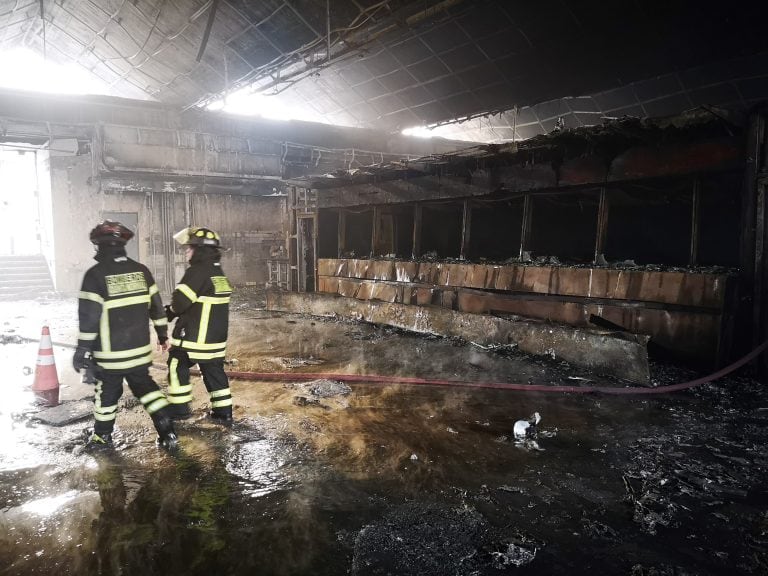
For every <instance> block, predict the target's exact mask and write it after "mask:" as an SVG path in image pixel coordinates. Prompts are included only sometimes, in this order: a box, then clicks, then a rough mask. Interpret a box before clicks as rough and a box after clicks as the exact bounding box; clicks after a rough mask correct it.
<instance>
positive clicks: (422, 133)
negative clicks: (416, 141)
mask: <svg viewBox="0 0 768 576" xmlns="http://www.w3.org/2000/svg"><path fill="white" fill-rule="evenodd" d="M403 136H415V137H416V138H432V136H435V133H434V132H433V131H432V129H431V128H427V127H426V126H414V127H413V128H406V129H405V130H403Z"/></svg>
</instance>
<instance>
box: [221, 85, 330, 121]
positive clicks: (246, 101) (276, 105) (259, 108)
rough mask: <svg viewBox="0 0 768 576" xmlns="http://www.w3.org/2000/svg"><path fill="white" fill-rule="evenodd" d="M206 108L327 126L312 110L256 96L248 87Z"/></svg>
mask: <svg viewBox="0 0 768 576" xmlns="http://www.w3.org/2000/svg"><path fill="white" fill-rule="evenodd" d="M206 108H207V109H208V110H211V111H217V110H221V111H222V112H227V113H229V114H239V115H241V116H261V117H262V118H269V119H270V120H302V121H305V122H320V123H322V124H329V122H328V120H327V119H326V118H324V117H323V116H322V115H320V114H318V113H317V112H315V111H313V110H309V109H307V108H299V107H297V106H290V105H287V104H285V103H284V102H282V101H281V100H280V98H279V97H278V96H265V95H264V94H258V93H256V92H254V91H253V89H252V88H250V87H247V88H243V89H241V90H238V91H236V92H233V93H232V94H228V95H227V96H226V98H222V99H221V100H216V101H215V102H212V103H211V104H209V105H208V106H207V107H206Z"/></svg>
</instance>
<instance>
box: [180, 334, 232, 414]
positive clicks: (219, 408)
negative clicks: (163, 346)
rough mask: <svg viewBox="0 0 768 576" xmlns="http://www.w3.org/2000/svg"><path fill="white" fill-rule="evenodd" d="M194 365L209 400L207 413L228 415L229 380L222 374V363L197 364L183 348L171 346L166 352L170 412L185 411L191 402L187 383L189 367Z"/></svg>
mask: <svg viewBox="0 0 768 576" xmlns="http://www.w3.org/2000/svg"><path fill="white" fill-rule="evenodd" d="M195 364H197V365H198V367H199V368H200V373H201V374H202V375H203V384H205V388H206V390H208V395H209V397H210V400H211V410H212V411H213V413H214V414H217V415H229V416H231V415H232V392H231V391H230V389H229V378H227V375H226V373H225V372H224V360H223V359H220V358H219V359H215V360H210V361H206V362H197V361H195V360H192V359H190V357H189V354H187V352H186V351H185V350H184V349H183V348H177V347H173V348H171V350H170V352H169V353H168V402H170V403H171V409H172V413H176V414H183V413H184V412H188V411H189V403H190V402H191V401H192V384H191V383H190V381H189V369H190V367H192V366H194V365H195Z"/></svg>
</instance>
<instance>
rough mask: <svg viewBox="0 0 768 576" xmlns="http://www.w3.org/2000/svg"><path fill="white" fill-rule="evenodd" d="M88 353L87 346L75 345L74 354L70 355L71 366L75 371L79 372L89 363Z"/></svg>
mask: <svg viewBox="0 0 768 576" xmlns="http://www.w3.org/2000/svg"><path fill="white" fill-rule="evenodd" d="M90 353H91V351H90V350H88V348H83V347H82V346H78V347H77V350H75V355H74V356H72V368H74V369H75V372H80V370H82V369H83V368H86V367H87V366H88V364H89V363H90V358H88V356H89V355H90Z"/></svg>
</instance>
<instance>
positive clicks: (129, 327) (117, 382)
mask: <svg viewBox="0 0 768 576" xmlns="http://www.w3.org/2000/svg"><path fill="white" fill-rule="evenodd" d="M90 238H91V242H92V243H93V244H94V245H95V246H96V256H94V259H95V260H96V262H97V264H96V265H95V266H93V267H91V268H89V269H88V271H87V272H86V273H85V277H84V278H83V284H82V288H81V289H80V295H79V299H78V317H79V324H80V332H79V334H78V336H77V350H76V351H75V354H74V356H73V358H72V366H73V368H74V369H75V371H77V372H80V371H81V370H83V369H86V370H87V372H88V373H90V374H92V375H93V376H94V379H93V380H91V379H89V381H90V382H91V383H94V384H95V385H96V394H95V396H94V400H93V403H94V405H93V416H94V419H95V420H96V422H95V425H94V427H93V433H92V434H91V435H90V438H89V440H88V445H89V446H109V445H111V444H112V430H113V428H114V426H115V417H116V415H117V404H118V400H119V399H120V396H122V394H123V380H125V381H126V382H128V387H129V388H130V389H131V392H132V393H133V395H134V396H136V398H138V399H139V400H140V401H141V404H142V405H143V406H144V409H145V410H146V411H147V413H148V414H149V415H150V417H151V418H152V422H153V423H154V425H155V429H156V430H157V434H158V442H159V443H160V444H161V445H162V446H164V447H165V448H168V449H174V448H176V445H177V438H176V433H175V432H174V429H173V422H172V421H171V419H170V414H169V405H168V400H167V399H166V397H165V395H164V394H163V393H162V391H161V390H160V388H159V387H158V385H157V384H156V383H155V381H154V380H153V379H152V377H151V376H150V375H149V366H150V365H151V364H152V344H151V342H150V337H149V323H150V321H151V322H152V325H153V326H154V328H155V332H156V333H157V342H158V346H160V347H161V348H162V349H163V350H165V349H167V347H168V345H167V340H168V337H167V332H168V320H167V319H166V317H165V313H164V311H163V303H162V301H161V299H160V293H159V291H158V288H157V286H156V285H155V281H154V279H153V278H152V274H151V273H150V271H149V270H148V269H147V267H146V266H144V265H143V264H140V263H139V262H136V261H134V260H131V259H130V258H128V256H127V255H126V253H125V244H126V243H127V242H128V241H129V240H130V239H131V238H133V232H132V231H131V230H130V229H129V228H127V227H125V226H123V225H122V224H121V223H120V222H115V221H112V220H105V221H103V222H101V223H99V224H97V225H96V227H95V228H93V230H91V234H90Z"/></svg>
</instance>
